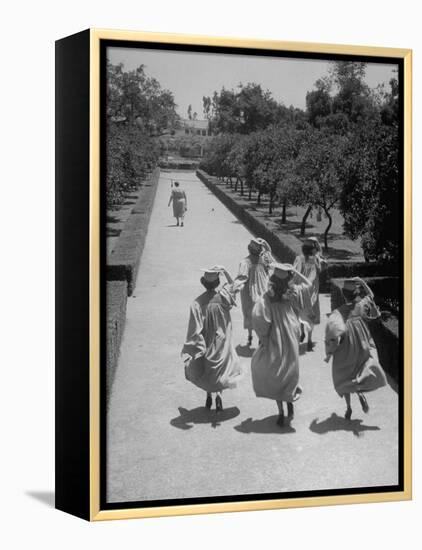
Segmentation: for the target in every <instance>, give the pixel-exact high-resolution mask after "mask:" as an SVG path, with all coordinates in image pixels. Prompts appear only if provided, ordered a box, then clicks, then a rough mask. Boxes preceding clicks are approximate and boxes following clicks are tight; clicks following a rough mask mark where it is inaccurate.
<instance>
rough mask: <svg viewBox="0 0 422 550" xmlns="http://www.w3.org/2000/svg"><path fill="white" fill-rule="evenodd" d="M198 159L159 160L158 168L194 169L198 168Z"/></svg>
mask: <svg viewBox="0 0 422 550" xmlns="http://www.w3.org/2000/svg"><path fill="white" fill-rule="evenodd" d="M198 165H199V161H197V162H189V161H186V162H185V161H183V160H179V161H177V160H176V161H161V162H160V168H163V169H166V170H196V169H197V168H198Z"/></svg>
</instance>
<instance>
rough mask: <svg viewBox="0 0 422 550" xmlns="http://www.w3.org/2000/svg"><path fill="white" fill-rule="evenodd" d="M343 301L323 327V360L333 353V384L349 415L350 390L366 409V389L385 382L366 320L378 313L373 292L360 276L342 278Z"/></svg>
mask: <svg viewBox="0 0 422 550" xmlns="http://www.w3.org/2000/svg"><path fill="white" fill-rule="evenodd" d="M342 292H343V296H344V300H345V304H343V305H342V306H340V307H339V308H338V309H336V310H334V311H333V312H332V313H331V314H330V316H329V318H328V321H327V325H326V330H325V348H326V359H325V361H326V362H329V360H330V358H331V357H332V359H333V363H332V377H333V383H334V388H335V390H336V392H337V393H338V394H339V396H340V397H344V399H345V401H346V413H345V418H346V419H347V420H350V418H351V416H352V406H351V397H350V396H351V394H352V393H356V394H357V396H358V398H359V401H360V404H361V407H362V410H363V412H364V413H367V412H368V411H369V405H368V402H367V400H366V397H365V393H366V392H370V391H374V390H376V389H378V388H381V387H382V386H385V385H386V383H387V380H386V376H385V374H384V371H383V369H382V368H381V365H380V364H379V361H378V353H377V350H376V347H375V344H374V341H373V339H372V337H371V334H370V332H369V329H368V326H367V321H368V320H371V319H377V318H379V317H380V312H379V309H378V308H377V306H376V305H375V303H374V295H373V293H372V290H371V289H370V288H369V287H368V285H367V284H366V283H365V282H364V281H363V280H362V279H360V278H359V277H355V278H353V279H348V280H346V281H345V282H344V287H343V290H342Z"/></svg>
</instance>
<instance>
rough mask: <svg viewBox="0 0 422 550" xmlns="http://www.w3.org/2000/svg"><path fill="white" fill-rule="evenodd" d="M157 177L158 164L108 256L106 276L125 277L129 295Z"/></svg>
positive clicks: (123, 279)
mask: <svg viewBox="0 0 422 550" xmlns="http://www.w3.org/2000/svg"><path fill="white" fill-rule="evenodd" d="M159 177H160V170H159V168H157V169H155V170H154V172H153V173H152V175H151V177H150V178H149V179H148V180H147V181H146V182H145V183H144V186H143V190H142V193H141V194H140V196H139V198H138V201H137V203H136V205H135V206H134V208H133V210H132V212H131V214H130V215H129V217H128V219H127V221H126V223H125V225H124V227H123V230H122V232H121V233H120V235H119V238H118V240H117V243H116V246H115V247H114V250H113V253H112V254H111V255H110V256H109V257H108V258H107V280H109V281H126V282H127V293H128V295H129V296H130V295H131V294H132V292H133V289H134V286H135V283H136V276H137V274H138V269H139V264H140V261H141V256H142V252H143V249H144V245H145V239H146V235H147V232H148V224H149V220H150V217H151V211H152V207H153V204H154V199H155V195H156V192H157V187H158V180H159Z"/></svg>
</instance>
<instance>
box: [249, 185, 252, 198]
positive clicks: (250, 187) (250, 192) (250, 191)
mask: <svg viewBox="0 0 422 550" xmlns="http://www.w3.org/2000/svg"><path fill="white" fill-rule="evenodd" d="M249 200H250V201H251V200H252V185H250V186H249Z"/></svg>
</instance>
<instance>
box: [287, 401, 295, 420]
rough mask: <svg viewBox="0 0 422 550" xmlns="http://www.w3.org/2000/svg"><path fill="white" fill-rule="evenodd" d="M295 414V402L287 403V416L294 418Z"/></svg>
mask: <svg viewBox="0 0 422 550" xmlns="http://www.w3.org/2000/svg"><path fill="white" fill-rule="evenodd" d="M294 415H295V409H294V407H293V403H287V417H288V418H293V417H294Z"/></svg>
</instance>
